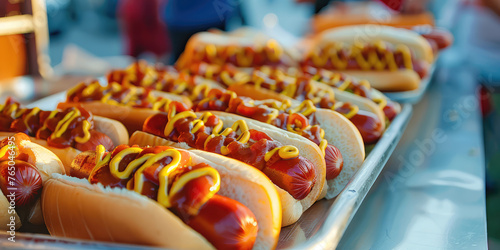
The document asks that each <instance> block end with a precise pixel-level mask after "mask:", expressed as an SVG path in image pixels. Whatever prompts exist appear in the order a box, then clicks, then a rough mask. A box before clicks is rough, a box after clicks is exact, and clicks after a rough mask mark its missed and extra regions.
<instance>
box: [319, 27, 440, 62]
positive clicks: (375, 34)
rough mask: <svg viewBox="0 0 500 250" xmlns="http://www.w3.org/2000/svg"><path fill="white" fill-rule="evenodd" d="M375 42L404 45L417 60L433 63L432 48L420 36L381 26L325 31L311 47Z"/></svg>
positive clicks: (409, 31) (405, 30)
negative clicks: (326, 44) (325, 44)
mask: <svg viewBox="0 0 500 250" xmlns="http://www.w3.org/2000/svg"><path fill="white" fill-rule="evenodd" d="M376 40H382V41H385V42H389V43H391V44H404V45H406V46H408V48H409V49H410V50H411V51H413V53H414V54H415V56H416V57H417V59H422V60H425V61H426V62H428V63H432V62H433V61H434V53H433V52H432V47H431V45H430V44H429V42H428V41H427V40H426V39H425V38H423V37H422V36H421V35H419V34H418V33H416V32H414V31H411V30H407V29H401V28H394V27H390V26H382V25H352V26H344V27H338V28H334V29H330V30H326V31H324V32H323V33H321V34H320V35H319V36H318V40H317V41H316V43H315V44H314V45H313V46H318V45H322V44H324V43H327V42H332V41H334V42H342V43H345V44H347V45H352V44H354V43H356V42H362V43H366V42H371V41H376Z"/></svg>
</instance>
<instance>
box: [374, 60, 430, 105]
mask: <svg viewBox="0 0 500 250" xmlns="http://www.w3.org/2000/svg"><path fill="white" fill-rule="evenodd" d="M435 73H436V64H435V63H434V64H433V65H432V66H431V68H430V71H429V74H428V75H427V76H426V77H425V78H424V79H422V81H420V86H419V88H418V89H415V90H410V91H401V92H383V93H384V95H386V96H387V97H389V98H390V99H391V100H393V101H396V102H402V103H411V104H416V103H418V102H420V100H421V99H422V97H423V96H424V94H425V92H426V91H427V89H428V88H429V85H430V83H431V82H432V78H434V75H435Z"/></svg>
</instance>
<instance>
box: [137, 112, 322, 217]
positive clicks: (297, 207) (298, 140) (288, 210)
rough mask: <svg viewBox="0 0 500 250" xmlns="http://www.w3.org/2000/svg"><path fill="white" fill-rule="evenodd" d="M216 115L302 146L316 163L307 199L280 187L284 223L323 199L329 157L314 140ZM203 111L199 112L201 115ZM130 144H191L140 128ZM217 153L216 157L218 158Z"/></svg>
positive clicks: (267, 125) (179, 145)
mask: <svg viewBox="0 0 500 250" xmlns="http://www.w3.org/2000/svg"><path fill="white" fill-rule="evenodd" d="M210 113H212V114H213V115H216V116H218V117H219V119H221V120H222V122H223V123H224V124H233V123H234V122H236V121H237V120H244V121H245V122H246V123H247V125H248V128H249V129H256V130H259V131H262V132H264V133H266V134H267V135H269V136H270V137H271V138H273V139H274V140H277V141H279V142H281V143H282V144H284V145H293V146H295V147H297V148H298V150H299V152H300V155H301V156H303V157H304V158H306V159H308V160H309V161H311V162H312V163H313V166H314V167H315V168H316V169H315V170H316V173H317V174H316V176H315V183H316V184H315V185H314V187H313V189H312V190H311V192H310V193H309V194H308V195H307V197H306V198H304V199H302V200H300V201H298V200H296V199H294V198H293V197H292V196H291V195H290V194H289V193H287V192H286V191H284V190H283V189H281V188H279V187H277V186H276V188H277V189H278V190H279V191H278V192H279V193H280V199H281V203H282V204H286V205H284V206H283V222H282V225H283V226H287V225H290V224H292V223H294V222H296V221H297V220H298V219H299V218H300V216H301V215H302V213H303V212H304V211H305V210H307V209H308V208H309V207H310V206H311V205H312V204H313V203H314V202H315V201H316V200H318V198H320V195H321V192H322V189H323V187H324V185H325V184H324V183H325V175H326V173H325V171H326V170H325V160H324V158H323V156H322V155H321V151H320V149H319V148H318V146H317V145H316V144H314V143H313V142H311V141H309V140H306V139H304V138H303V137H302V136H299V135H297V134H294V133H291V132H287V131H282V130H280V129H277V128H275V127H274V126H272V125H269V124H266V123H262V122H259V121H255V120H253V119H250V118H246V117H241V116H238V115H234V114H229V113H225V112H218V111H210ZM201 114H202V113H197V115H198V116H200V115H201ZM129 144H130V145H139V146H146V145H149V146H156V145H167V146H173V147H178V148H184V149H189V146H188V145H187V144H185V143H177V142H173V141H169V140H166V139H163V138H161V137H158V136H155V135H152V134H149V133H145V132H141V131H137V132H135V133H134V134H132V136H131V137H130V141H129ZM215 156H217V157H219V158H218V159H219V160H222V159H225V158H226V157H223V156H220V155H215ZM215 156H214V157H215Z"/></svg>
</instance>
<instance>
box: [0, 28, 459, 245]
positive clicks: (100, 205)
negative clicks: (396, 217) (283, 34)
mask: <svg viewBox="0 0 500 250" xmlns="http://www.w3.org/2000/svg"><path fill="white" fill-rule="evenodd" d="M368 28H369V27H368V26H345V27H340V28H336V29H333V30H328V31H325V32H324V33H322V34H320V35H318V36H317V37H314V38H313V39H309V42H308V43H302V44H301V45H299V46H301V47H300V48H299V49H298V50H297V48H287V47H284V46H282V45H281V44H280V43H279V42H278V41H277V40H274V39H272V38H271V37H269V36H266V35H263V34H262V33H259V32H256V31H255V30H238V31H236V32H232V33H225V32H222V31H211V32H202V33H199V34H196V35H194V36H193V37H192V38H191V39H190V40H189V42H188V44H187V46H186V49H185V52H184V53H183V54H182V56H181V57H180V59H179V60H178V62H177V63H176V65H175V66H164V65H161V64H156V65H150V64H148V63H147V62H145V61H137V62H134V63H133V64H131V65H130V66H129V67H128V68H125V69H117V70H113V71H111V72H109V74H107V75H106V77H104V78H103V79H99V80H92V81H87V82H82V83H80V84H78V85H76V86H75V87H73V88H71V89H69V90H67V91H66V93H65V99H64V100H60V101H62V102H60V103H58V105H57V109H56V110H52V111H44V110H41V109H40V108H38V107H35V108H23V107H21V105H20V104H19V103H18V102H15V101H14V100H13V99H11V98H8V99H7V100H6V102H5V104H2V105H0V136H8V138H15V143H14V148H15V150H16V151H15V152H16V154H15V157H16V158H15V161H16V162H19V164H18V166H20V167H18V169H17V170H16V171H24V172H22V173H21V172H20V173H19V175H21V176H20V178H21V179H22V178H25V179H26V181H25V182H23V183H22V184H23V185H24V186H23V188H21V189H20V190H21V191H20V192H24V193H20V195H19V197H20V198H19V200H18V202H19V204H21V205H20V207H21V208H20V209H21V210H19V211H17V210H16V212H17V213H16V214H17V217H15V218H14V219H15V221H16V222H19V224H20V223H21V222H22V223H25V222H30V223H33V224H34V223H38V224H42V225H43V224H44V223H43V222H45V226H46V228H47V229H48V231H49V232H50V234H51V235H53V236H60V237H70V238H76V239H85V240H97V241H105V242H114V243H128V244H138V245H147V246H158V247H165V248H174V249H200V248H201V249H213V248H215V249H227V248H237V249H274V248H276V247H277V244H278V236H279V234H280V230H281V228H282V227H286V226H289V225H292V224H293V223H295V222H297V221H299V219H301V216H302V215H303V214H304V213H306V212H307V210H308V209H309V208H310V207H311V206H312V205H313V204H314V203H315V202H317V201H319V200H321V199H323V198H326V199H333V198H335V197H339V198H341V197H342V196H343V195H344V196H345V194H346V192H344V193H342V191H343V190H344V189H345V188H346V186H348V185H349V182H350V181H351V180H353V178H354V179H355V178H357V177H358V176H360V175H363V174H366V172H365V173H360V174H358V175H356V174H357V173H358V171H363V167H365V169H366V166H367V164H365V163H366V162H365V157H366V156H367V154H370V150H373V151H372V152H377V153H378V156H377V154H375V155H374V154H371V155H370V156H369V157H368V158H369V159H370V160H368V161H367V162H368V163H369V164H376V163H375V162H377V161H378V159H376V158H382V156H381V153H380V152H381V151H383V152H384V153H385V152H389V153H385V154H390V152H392V151H391V150H392V148H391V147H392V146H393V145H395V144H394V143H393V142H391V143H389V142H387V136H389V137H390V136H392V137H394V138H395V137H396V136H400V134H401V133H399V134H398V133H395V131H390V133H389V132H388V133H386V135H387V136H385V135H384V133H385V131H386V130H387V129H391V128H393V127H394V126H393V125H397V126H399V127H398V129H399V130H401V129H403V128H404V126H405V124H406V123H405V121H406V120H405V121H401V119H399V118H398V116H400V117H401V116H403V117H409V115H410V113H411V109H410V111H408V107H405V109H403V110H402V108H401V106H400V104H398V103H396V102H394V101H392V100H390V99H389V98H388V97H387V96H386V95H384V94H383V93H382V92H380V91H406V90H411V89H415V88H418V85H419V83H420V81H421V80H422V79H423V78H425V77H426V76H427V75H428V70H429V68H430V66H431V64H432V63H433V62H434V60H435V57H436V53H438V51H439V50H440V49H443V48H446V47H447V46H449V44H451V39H449V37H447V36H446V34H443V33H439V32H436V31H435V29H430V30H429V29H427V30H426V29H425V28H423V27H413V26H412V27H408V29H400V28H394V27H388V26H376V29H377V32H374V33H371V34H370V35H368V36H358V34H359V32H358V31H359V30H361V31H365V33H366V30H367V29H368ZM410 28H411V29H414V30H413V31H412V30H410ZM40 107H41V106H40ZM14 133H18V134H16V135H15V136H13V137H12V135H13V134H14ZM129 136H130V137H129ZM0 138H1V137H0ZM398 138H399V137H398ZM31 141H33V142H36V143H38V144H40V145H41V146H40V145H36V144H34V143H33V142H31ZM378 142H380V143H378ZM11 144H13V143H10V140H7V139H4V140H2V141H1V142H0V187H1V188H2V191H3V193H4V195H6V192H5V191H4V189H5V188H4V187H5V185H6V184H5V183H6V182H5V175H6V172H7V171H11V170H5V168H8V167H9V166H8V163H6V162H8V160H9V159H8V158H6V157H8V150H7V147H9V148H10V147H11V146H10V145H11ZM379 144H380V145H385V148H382V149H381V148H377V145H379ZM33 145H35V146H33ZM42 146H43V147H46V148H43V147H42ZM34 147H37V148H38V149H40V150H44V152H42V153H40V154H43V155H44V156H46V157H47V158H50V159H51V166H52V167H50V170H45V169H46V168H47V167H43V166H40V167H39V166H38V164H39V163H40V164H42V165H43V164H45V165H47V164H48V163H47V162H46V161H45V160H42V159H43V156H39V153H34V149H32V148H34ZM38 149H37V150H38ZM51 151H52V152H53V153H52V152H51ZM49 156H50V157H49ZM385 161H386V160H384V161H383V162H385ZM379 162H382V161H379ZM381 164H382V163H381ZM372 169H374V168H372ZM7 173H8V172H7ZM52 173H55V174H53V175H52ZM16 174H17V173H16ZM28 177H29V179H28ZM49 177H50V178H49ZM27 186H29V187H33V188H31V189H29V190H28V189H27V188H26V187H27ZM349 187H350V186H349ZM348 193H349V192H347V194H348ZM339 194H340V195H339ZM354 195H357V194H354ZM4 198H6V199H1V198H0V205H2V206H4V205H9V203H8V202H9V200H8V196H5V197H4ZM356 199H357V198H356ZM352 201H354V200H352ZM324 202H330V203H329V204H330V205H331V204H332V202H334V201H333V200H330V201H324ZM343 202H345V200H344V201H343ZM26 204H28V205H29V206H28V205H26ZM25 205H26V208H25V207H24V206H25ZM332 211H333V210H332ZM336 212H339V211H338V210H336ZM40 214H43V218H42V216H41V215H40ZM8 219H10V218H8ZM304 220H308V215H307V214H306V216H304ZM0 221H1V222H3V221H7V218H2V217H0ZM20 221H21V222H20ZM4 224H5V223H4ZM292 227H293V226H292ZM318 228H319V227H318ZM283 230H286V228H285V229H283ZM305 233H306V232H305ZM288 236H290V235H288ZM308 237H309V236H307V237H306V236H305V235H303V236H301V237H300V238H301V239H300V240H307V239H308Z"/></svg>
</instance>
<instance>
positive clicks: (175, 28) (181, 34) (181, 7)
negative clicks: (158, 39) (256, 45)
mask: <svg viewBox="0 0 500 250" xmlns="http://www.w3.org/2000/svg"><path fill="white" fill-rule="evenodd" d="M239 5H240V3H239V1H236V0H190V1H186V0H167V4H166V5H165V7H164V9H163V20H165V23H166V24H167V25H168V32H169V34H170V39H171V40H172V57H171V58H170V63H171V64H173V63H174V62H175V61H176V60H177V58H179V56H180V55H181V53H182V52H183V51H184V47H185V46H186V43H187V41H188V40H189V38H190V37H191V36H192V35H194V34H195V33H198V32H201V31H206V30H208V29H211V28H216V29H220V30H226V21H227V20H228V19H229V17H230V16H231V15H232V14H233V13H234V12H235V11H237V10H238V8H239V7H240V6H239Z"/></svg>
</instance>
